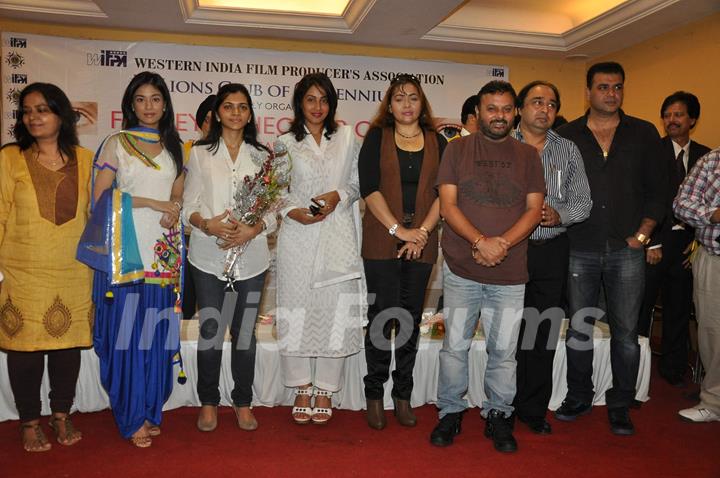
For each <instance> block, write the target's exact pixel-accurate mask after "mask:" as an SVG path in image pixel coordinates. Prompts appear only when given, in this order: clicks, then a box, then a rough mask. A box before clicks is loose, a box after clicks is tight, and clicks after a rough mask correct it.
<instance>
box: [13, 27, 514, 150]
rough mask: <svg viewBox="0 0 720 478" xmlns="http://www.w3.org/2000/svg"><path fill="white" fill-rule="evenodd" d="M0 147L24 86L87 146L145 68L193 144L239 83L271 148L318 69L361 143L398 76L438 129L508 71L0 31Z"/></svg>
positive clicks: (110, 124) (106, 128) (118, 119)
mask: <svg viewBox="0 0 720 478" xmlns="http://www.w3.org/2000/svg"><path fill="white" fill-rule="evenodd" d="M2 59H3V63H4V68H3V71H4V75H3V81H2V108H3V115H2V142H3V143H7V142H10V141H12V140H13V138H12V133H11V130H12V126H13V125H14V122H15V119H16V115H15V114H14V113H13V112H14V111H17V108H18V105H17V104H16V103H17V98H18V95H19V93H20V91H21V90H22V88H23V87H24V85H27V84H29V83H33V82H37V81H42V82H49V83H54V84H56V85H58V86H59V87H60V88H62V89H63V90H64V91H65V93H66V94H67V95H68V97H69V98H70V100H71V102H72V103H73V107H74V108H75V109H76V111H77V113H78V118H79V121H78V133H79V136H80V142H81V144H82V145H83V146H85V147H87V148H89V149H95V148H96V147H97V146H98V145H99V143H100V141H102V139H103V138H104V137H105V136H107V135H108V134H110V133H111V132H113V131H116V130H118V129H120V127H121V124H122V112H121V110H120V101H121V98H122V94H123V91H124V90H125V87H126V86H127V84H128V82H129V81H130V79H131V78H132V76H133V75H135V74H137V73H139V72H141V71H145V70H149V71H153V72H156V73H159V74H160V75H162V76H163V78H165V81H166V83H167V85H168V88H169V90H170V93H171V95H172V100H173V107H174V110H175V112H176V117H175V122H176V125H177V128H178V131H179V132H180V135H181V137H182V138H183V140H188V139H196V138H197V137H198V136H199V134H198V129H197V125H196V124H195V117H194V115H195V110H196V109H197V106H198V105H199V104H200V102H202V101H203V100H204V99H205V97H206V96H207V95H209V94H213V93H215V92H216V91H217V90H218V88H219V87H220V86H222V85H224V84H226V83H242V84H244V85H245V86H246V87H247V88H248V90H249V92H250V96H251V97H252V101H253V106H254V108H255V118H254V119H255V122H256V123H257V125H258V139H259V140H261V141H263V142H265V143H270V142H272V141H273V140H274V139H275V138H276V137H277V136H278V135H280V134H282V133H284V132H285V131H287V129H288V128H289V125H290V121H291V120H292V117H293V112H292V93H293V88H294V87H295V83H296V82H297V81H298V80H299V79H300V78H301V77H302V76H303V75H305V74H307V73H313V72H324V73H326V74H327V75H328V76H329V77H330V79H331V80H332V81H333V84H334V85H335V88H336V89H337V92H338V101H339V104H338V111H337V118H338V120H339V121H340V122H341V123H343V124H348V125H351V126H352V127H353V129H354V131H355V133H356V134H357V135H358V137H363V136H364V135H365V133H366V131H367V129H368V127H369V124H370V121H371V120H372V118H373V116H374V115H375V114H376V112H377V108H378V105H379V103H380V101H381V100H382V97H383V95H384V94H385V91H386V90H387V88H388V86H389V84H390V81H391V80H392V79H393V78H394V77H395V76H396V75H398V74H400V73H409V74H413V75H415V76H416V77H417V78H418V79H419V81H420V82H421V83H422V85H423V89H424V90H425V94H426V95H427V97H428V99H429V101H430V103H431V105H432V108H433V112H434V114H435V116H436V117H437V119H438V121H439V125H440V126H449V127H452V128H454V127H456V126H457V125H458V124H459V116H460V109H461V106H462V104H463V102H464V101H465V99H466V98H467V97H468V96H470V95H472V94H476V93H477V92H478V90H479V89H480V88H481V87H482V86H483V85H484V84H485V83H486V82H488V81H490V80H493V79H507V78H508V73H509V72H508V68H507V67H506V66H500V65H473V64H458V63H450V62H437V61H415V60H401V59H394V58H374V57H360V56H340V55H325V54H319V53H300V52H282V51H271V50H255V49H242V48H220V47H204V46H192V45H176V44H163V43H152V42H116V41H96V40H78V39H70V38H62V37H52V36H43V35H29V34H17V33H3V34H2Z"/></svg>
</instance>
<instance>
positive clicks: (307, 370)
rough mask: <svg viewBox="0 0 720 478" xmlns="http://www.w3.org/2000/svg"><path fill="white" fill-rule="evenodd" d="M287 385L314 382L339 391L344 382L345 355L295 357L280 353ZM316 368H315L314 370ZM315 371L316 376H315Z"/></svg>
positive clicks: (322, 387) (327, 388)
mask: <svg viewBox="0 0 720 478" xmlns="http://www.w3.org/2000/svg"><path fill="white" fill-rule="evenodd" d="M280 364H281V365H282V370H283V376H284V377H285V386H286V387H299V386H301V385H307V384H309V383H312V384H313V385H315V387H317V388H321V389H323V390H327V391H329V392H337V391H338V390H340V387H341V385H342V382H343V371H344V370H345V357H293V356H289V355H280ZM313 368H314V370H313ZM313 371H314V372H315V373H314V378H313Z"/></svg>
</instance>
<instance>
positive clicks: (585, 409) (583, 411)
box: [555, 398, 592, 422]
mask: <svg viewBox="0 0 720 478" xmlns="http://www.w3.org/2000/svg"><path fill="white" fill-rule="evenodd" d="M591 411H592V404H591V403H582V402H578V401H576V400H573V399H572V398H566V399H565V400H563V402H562V405H560V408H558V409H557V410H555V418H557V419H558V420H562V421H564V422H574V421H575V420H576V419H577V417H581V416H583V415H587V414H588V413H590V412H591Z"/></svg>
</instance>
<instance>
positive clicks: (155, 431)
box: [145, 420, 162, 437]
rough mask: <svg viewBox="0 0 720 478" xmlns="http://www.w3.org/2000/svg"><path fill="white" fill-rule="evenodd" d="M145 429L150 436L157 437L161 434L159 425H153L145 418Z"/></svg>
mask: <svg viewBox="0 0 720 478" xmlns="http://www.w3.org/2000/svg"><path fill="white" fill-rule="evenodd" d="M145 429H146V430H147V432H148V435H150V436H151V437H158V436H160V435H161V434H162V430H160V425H153V424H152V423H150V422H149V421H147V420H145Z"/></svg>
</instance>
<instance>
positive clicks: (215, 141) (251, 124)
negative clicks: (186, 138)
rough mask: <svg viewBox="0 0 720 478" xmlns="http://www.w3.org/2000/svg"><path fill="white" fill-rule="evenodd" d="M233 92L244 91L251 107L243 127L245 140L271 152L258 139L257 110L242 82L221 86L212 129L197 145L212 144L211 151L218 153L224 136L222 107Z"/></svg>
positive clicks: (211, 125)
mask: <svg viewBox="0 0 720 478" xmlns="http://www.w3.org/2000/svg"><path fill="white" fill-rule="evenodd" d="M233 93H242V94H243V95H245V98H246V99H247V103H248V107H249V108H250V121H248V123H247V124H246V125H245V129H243V142H245V143H247V144H249V145H250V146H253V147H255V148H256V149H261V150H265V151H267V152H268V153H269V152H270V150H269V149H268V147H267V146H265V145H264V144H261V143H260V142H258V140H257V125H256V124H255V110H254V109H253V104H252V98H250V92H249V91H248V89H247V88H245V85H241V84H240V83H228V84H226V85H223V86H221V87H220V89H219V90H218V92H217V96H216V97H215V102H214V103H213V107H212V111H213V116H212V120H211V121H210V131H208V134H207V136H205V137H204V138H203V139H201V140H199V141H196V142H195V145H198V146H203V145H210V148H209V150H210V152H211V153H212V154H215V153H217V150H218V147H220V138H221V137H222V131H223V127H222V123H221V122H220V114H219V111H220V107H221V106H222V104H223V102H224V101H225V99H226V98H227V97H228V96H230V95H231V94H233Z"/></svg>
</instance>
